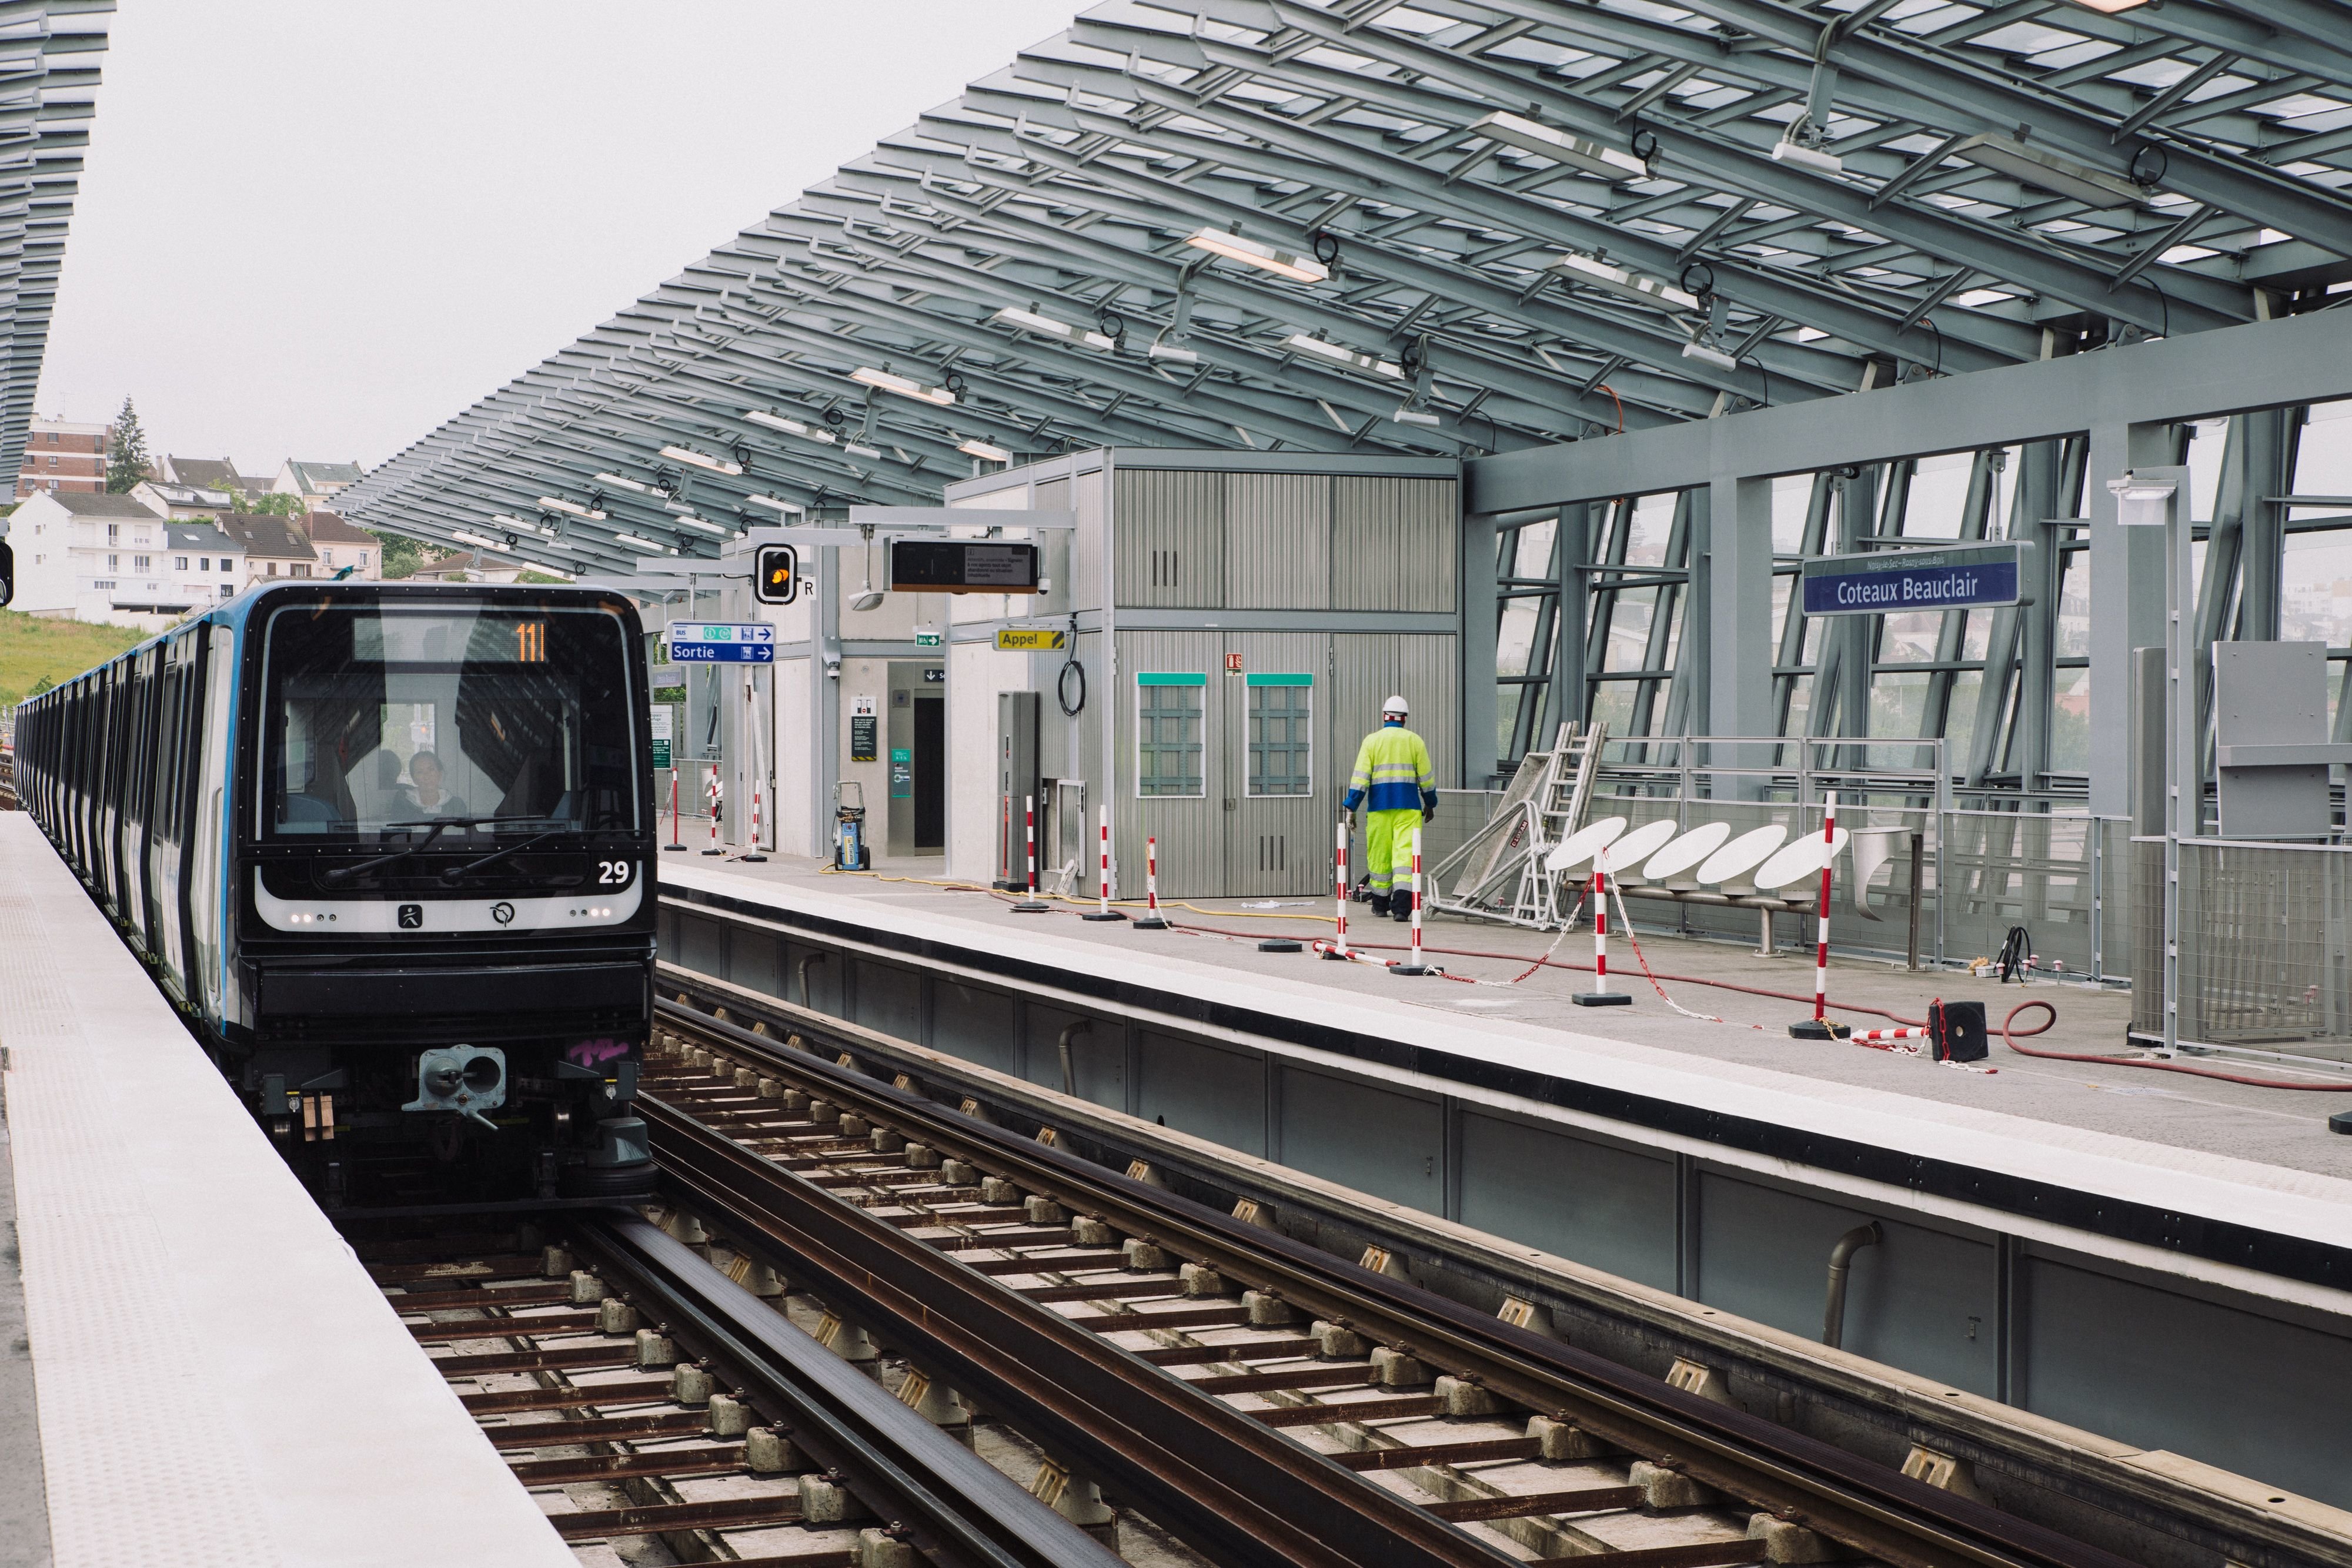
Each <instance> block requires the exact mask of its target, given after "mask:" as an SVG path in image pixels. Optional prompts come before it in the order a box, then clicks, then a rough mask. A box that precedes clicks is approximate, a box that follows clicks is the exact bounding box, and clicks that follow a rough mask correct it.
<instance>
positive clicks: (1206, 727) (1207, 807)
mask: <svg viewBox="0 0 2352 1568" xmlns="http://www.w3.org/2000/svg"><path fill="white" fill-rule="evenodd" d="M1211 477H1212V478H1213V477H1215V476H1211ZM1224 653H1225V641H1224V638H1223V636H1222V635H1221V634H1220V633H1218V632H1119V633H1118V681H1117V682H1116V683H1115V684H1114V689H1113V690H1112V691H1111V692H1109V693H1108V694H1106V696H1107V699H1108V700H1109V701H1112V702H1115V703H1116V704H1117V705H1118V706H1117V708H1116V710H1115V711H1116V720H1115V723H1116V733H1117V735H1118V751H1117V754H1116V755H1117V757H1118V793H1117V795H1115V796H1114V797H1113V798H1112V800H1111V838H1112V843H1113V848H1114V852H1115V853H1116V854H1117V856H1118V863H1119V864H1120V865H1121V866H1122V867H1129V868H1132V869H1131V870H1130V871H1129V873H1128V874H1129V876H1131V877H1132V878H1133V879H1134V880H1133V881H1132V882H1131V883H1128V884H1127V885H1125V886H1123V887H1122V889H1121V892H1122V893H1123V894H1126V895H1127V896H1129V897H1133V896H1138V895H1139V894H1141V892H1142V890H1143V881H1142V872H1143V841H1144V840H1145V838H1146V837H1148V836H1151V835H1157V836H1158V838H1159V840H1160V897H1161V898H1162V899H1163V900H1164V899H1170V898H1192V897H1202V896H1214V895H1215V894H1216V893H1217V892H1218V891H1219V888H1220V884H1222V883H1223V881H1224V870H1225V867H1224V833H1225V812H1224V801H1223V797H1222V796H1221V795H1219V794H1218V793H1216V791H1217V789H1218V788H1219V783H1218V781H1219V780H1220V779H1222V778H1223V772H1222V768H1223V751H1224V746H1223V737H1224V734H1225V727H1224V703H1225V697H1224V678H1225V677H1224V676H1223V674H1221V673H1220V672H1221V671H1222V670H1223V668H1224V662H1225V661H1224ZM1146 671H1157V672H1161V673H1175V674H1181V673H1189V672H1195V671H1197V672H1200V673H1202V674H1205V675H1207V677H1208V685H1207V687H1206V688H1205V690H1204V691H1203V693H1202V736H1203V747H1204V750H1203V755H1202V772H1203V775H1204V777H1205V779H1206V780H1207V787H1208V789H1209V790H1210V793H1209V794H1208V795H1206V796H1204V797H1202V798H1200V799H1197V800H1195V799H1171V798H1169V797H1166V796H1152V797H1149V798H1146V797H1142V796H1139V795H1137V794H1136V792H1135V780H1136V758H1135V747H1136V692H1137V687H1136V684H1135V679H1136V676H1138V675H1139V674H1143V673H1144V672H1146ZM1049 700H1050V699H1049Z"/></svg>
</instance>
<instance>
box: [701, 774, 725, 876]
mask: <svg viewBox="0 0 2352 1568" xmlns="http://www.w3.org/2000/svg"><path fill="white" fill-rule="evenodd" d="M708 793H709V797H710V847H709V849H707V850H705V851H703V853H704V854H707V855H722V854H725V853H726V851H725V850H722V849H720V848H719V764H717V763H716V762H714V763H712V764H711V765H710V787H709V790H708Z"/></svg>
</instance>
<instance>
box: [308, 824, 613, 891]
mask: <svg viewBox="0 0 2352 1568" xmlns="http://www.w3.org/2000/svg"><path fill="white" fill-rule="evenodd" d="M548 821H554V819H553V818H551V817H427V818H425V819H423V820H422V821H414V822H386V823H385V824H384V825H383V831H385V832H388V833H389V832H394V831H403V830H406V829H411V828H424V829H426V830H428V831H427V832H426V833H425V836H424V837H423V838H422V839H420V840H418V841H416V842H415V843H413V844H407V845H404V846H403V847H402V848H400V849H396V850H394V851H393V852H391V853H390V854H388V855H378V856H376V857H375V859H373V860H367V861H362V862H359V863H358V864H357V865H345V866H337V867H335V869H334V870H332V871H329V872H322V873H320V876H319V882H320V885H322V886H326V887H341V885H342V884H343V883H347V882H349V881H351V880H352V878H353V877H356V876H363V875H365V874H366V873H369V872H372V871H374V870H377V869H378V868H380V867H383V866H388V865H391V864H393V863H394V862H396V861H404V860H406V859H407V858H408V857H409V856H411V855H413V854H417V853H420V852H423V851H425V850H429V849H431V848H432V847H433V842H434V841H435V840H436V839H438V838H439V837H440V836H441V835H442V834H443V833H444V832H446V831H448V830H449V829H451V828H479V827H485V826H488V825H489V824H491V823H494V822H514V823H536V822H548ZM569 826H570V824H569V823H565V824H562V825H561V826H558V827H556V828H553V829H551V830H549V831H547V832H542V833H541V834H540V835H539V837H538V838H534V839H531V840H530V841H529V842H530V843H537V842H538V841H539V840H540V839H544V838H547V837H549V836H550V835H551V833H558V832H562V831H564V829H565V828H566V827H569ZM524 847H525V845H523V844H517V845H515V846H514V848H515V849H518V850H519V849H522V848H524ZM512 852H513V851H512V850H507V851H501V852H500V853H502V854H511V853H512ZM489 858H490V859H491V860H496V859H498V858H499V857H498V856H497V855H493V856H491V857H489ZM486 863H488V862H484V861H477V862H475V864H476V865H481V864H486ZM472 869H473V867H472V866H467V867H465V868H463V870H464V871H471V870H472ZM461 874H462V873H461ZM450 885H451V886H453V887H454V886H456V885H457V884H456V883H454V882H453V883H450Z"/></svg>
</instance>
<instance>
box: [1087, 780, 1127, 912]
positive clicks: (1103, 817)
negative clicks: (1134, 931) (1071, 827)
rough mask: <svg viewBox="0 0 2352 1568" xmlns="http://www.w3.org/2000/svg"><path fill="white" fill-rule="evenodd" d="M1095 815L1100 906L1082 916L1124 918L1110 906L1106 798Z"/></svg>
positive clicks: (1108, 837) (1108, 835) (1097, 888)
mask: <svg viewBox="0 0 2352 1568" xmlns="http://www.w3.org/2000/svg"><path fill="white" fill-rule="evenodd" d="M1096 816H1097V821H1098V823H1099V825H1100V828H1101V832H1102V862H1101V864H1100V866H1099V868H1098V872H1097V879H1096V884H1095V892H1096V893H1097V894H1098V895H1099V896H1100V897H1101V899H1102V907H1100V908H1099V909H1097V910H1096V911H1095V912H1094V913H1093V914H1092V915H1086V916H1084V918H1086V919H1087V920H1124V919H1126V918H1127V916H1126V915H1122V914H1120V913H1119V912H1118V910H1116V909H1113V908H1112V907H1111V906H1110V802H1109V801H1108V800H1106V801H1104V802H1103V803H1102V806H1101V808H1100V809H1099V810H1097V813H1096Z"/></svg>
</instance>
